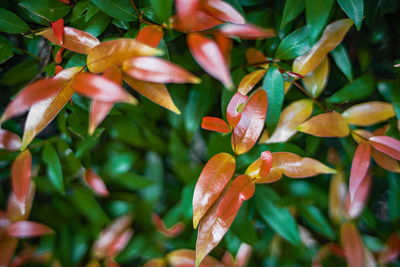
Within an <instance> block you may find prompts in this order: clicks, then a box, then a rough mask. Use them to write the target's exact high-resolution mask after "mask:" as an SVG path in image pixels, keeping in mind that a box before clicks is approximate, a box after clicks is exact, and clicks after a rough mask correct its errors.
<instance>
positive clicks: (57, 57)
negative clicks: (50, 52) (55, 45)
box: [55, 47, 64, 64]
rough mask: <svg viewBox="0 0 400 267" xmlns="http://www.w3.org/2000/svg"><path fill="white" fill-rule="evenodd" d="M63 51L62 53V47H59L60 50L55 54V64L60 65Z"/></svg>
mask: <svg viewBox="0 0 400 267" xmlns="http://www.w3.org/2000/svg"><path fill="white" fill-rule="evenodd" d="M63 51H64V47H61V48H60V49H58V51H57V54H56V60H55V63H56V64H61V62H62V53H63Z"/></svg>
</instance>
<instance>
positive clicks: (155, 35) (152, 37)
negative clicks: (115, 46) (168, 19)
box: [136, 25, 164, 48]
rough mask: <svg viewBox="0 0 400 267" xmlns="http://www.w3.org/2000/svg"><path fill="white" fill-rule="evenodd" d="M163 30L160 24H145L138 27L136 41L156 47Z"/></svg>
mask: <svg viewBox="0 0 400 267" xmlns="http://www.w3.org/2000/svg"><path fill="white" fill-rule="evenodd" d="M163 35H164V32H163V30H162V29H161V27H160V26H157V25H147V26H145V27H143V28H141V29H140V31H139V33H138V35H137V36H136V41H137V42H139V43H142V44H145V45H148V46H150V47H153V48H156V47H157V46H158V45H159V43H160V42H161V40H162V38H163Z"/></svg>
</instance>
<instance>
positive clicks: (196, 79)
mask: <svg viewBox="0 0 400 267" xmlns="http://www.w3.org/2000/svg"><path fill="white" fill-rule="evenodd" d="M190 82H191V83H194V84H199V83H201V79H200V78H199V77H196V76H193V78H191V79H190Z"/></svg>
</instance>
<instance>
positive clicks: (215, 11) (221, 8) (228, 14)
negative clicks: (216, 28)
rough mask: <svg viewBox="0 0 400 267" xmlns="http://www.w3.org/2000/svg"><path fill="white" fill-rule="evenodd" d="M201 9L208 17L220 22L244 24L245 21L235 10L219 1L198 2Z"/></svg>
mask: <svg viewBox="0 0 400 267" xmlns="http://www.w3.org/2000/svg"><path fill="white" fill-rule="evenodd" d="M200 4H201V8H202V9H203V10H204V11H205V12H206V13H207V14H209V15H211V16H213V17H215V18H217V19H220V20H222V21H226V22H231V23H236V24H244V23H246V20H245V19H244V18H243V16H242V15H240V13H239V12H238V11H236V9H234V8H233V7H232V6H231V5H229V4H228V3H226V2H224V1H221V0H200Z"/></svg>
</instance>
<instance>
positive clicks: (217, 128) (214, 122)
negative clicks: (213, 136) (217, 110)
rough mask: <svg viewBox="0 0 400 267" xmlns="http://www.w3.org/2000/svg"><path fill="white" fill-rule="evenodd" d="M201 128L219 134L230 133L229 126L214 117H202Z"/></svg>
mask: <svg viewBox="0 0 400 267" xmlns="http://www.w3.org/2000/svg"><path fill="white" fill-rule="evenodd" d="M201 128H203V129H205V130H209V131H214V132H219V133H230V132H231V128H230V127H229V125H228V124H227V123H226V122H225V121H223V120H222V119H220V118H216V117H203V119H202V121H201Z"/></svg>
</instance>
